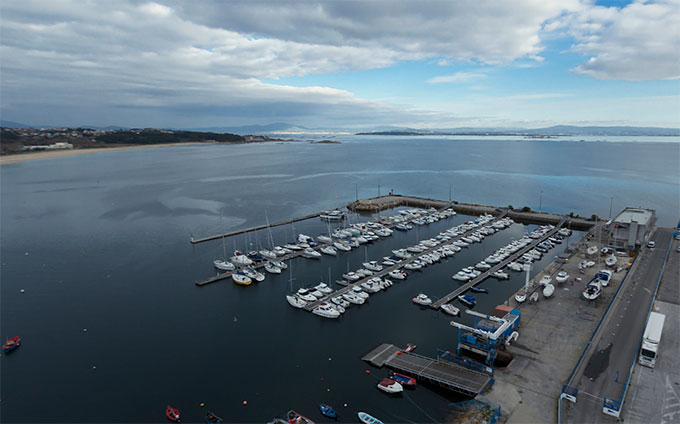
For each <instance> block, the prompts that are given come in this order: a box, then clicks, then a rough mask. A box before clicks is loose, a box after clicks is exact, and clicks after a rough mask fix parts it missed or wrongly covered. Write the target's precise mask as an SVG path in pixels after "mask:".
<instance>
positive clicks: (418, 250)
mask: <svg viewBox="0 0 680 424" xmlns="http://www.w3.org/2000/svg"><path fill="white" fill-rule="evenodd" d="M406 251H407V252H411V253H423V252H424V251H425V249H423V248H422V247H421V246H418V245H415V246H409V247H407V248H406ZM395 255H396V253H395Z"/></svg>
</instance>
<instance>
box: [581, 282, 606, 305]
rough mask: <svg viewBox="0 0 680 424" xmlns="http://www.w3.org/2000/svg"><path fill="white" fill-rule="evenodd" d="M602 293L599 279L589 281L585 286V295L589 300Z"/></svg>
mask: <svg viewBox="0 0 680 424" xmlns="http://www.w3.org/2000/svg"><path fill="white" fill-rule="evenodd" d="M601 294H602V285H601V284H600V282H599V281H598V280H597V279H594V280H593V281H590V282H588V284H586V286H585V287H584V288H583V297H585V298H586V299H588V300H595V299H597V298H598V297H600V295H601Z"/></svg>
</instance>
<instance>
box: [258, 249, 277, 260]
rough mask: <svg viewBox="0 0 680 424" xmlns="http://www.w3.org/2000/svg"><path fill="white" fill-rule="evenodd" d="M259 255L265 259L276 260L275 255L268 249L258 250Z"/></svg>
mask: <svg viewBox="0 0 680 424" xmlns="http://www.w3.org/2000/svg"><path fill="white" fill-rule="evenodd" d="M260 255H262V256H264V257H265V258H267V259H276V253H274V252H273V251H271V250H268V249H262V250H260Z"/></svg>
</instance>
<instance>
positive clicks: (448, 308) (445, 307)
mask: <svg viewBox="0 0 680 424" xmlns="http://www.w3.org/2000/svg"><path fill="white" fill-rule="evenodd" d="M442 311H444V312H446V313H447V314H449V315H453V316H454V317H455V316H457V315H458V314H459V313H460V309H458V308H456V307H455V306H453V305H452V304H450V303H445V304H444V305H442Z"/></svg>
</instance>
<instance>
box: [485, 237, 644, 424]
mask: <svg viewBox="0 0 680 424" xmlns="http://www.w3.org/2000/svg"><path fill="white" fill-rule="evenodd" d="M595 232H596V229H595V228H593V229H592V231H591V232H589V233H587V234H585V235H584V237H583V238H582V239H581V240H580V241H578V242H576V243H573V244H571V243H570V246H572V247H573V248H574V249H575V251H573V252H572V253H571V255H570V256H569V258H568V259H567V262H566V263H564V264H560V263H557V262H553V263H552V264H550V265H548V266H547V267H546V268H544V270H543V271H542V272H541V273H539V274H538V275H536V276H535V277H534V279H533V280H532V281H539V280H540V279H541V277H542V276H543V275H544V274H549V275H551V276H553V277H554V276H555V274H556V273H557V272H559V271H562V270H564V271H566V272H567V273H568V274H569V276H570V278H569V280H568V281H567V282H565V283H561V284H558V283H556V282H555V280H554V278H553V284H554V285H555V288H556V290H555V293H554V294H553V295H552V296H551V297H550V298H548V299H546V298H544V297H543V296H542V294H541V293H540V291H539V300H538V301H536V302H533V301H529V300H527V301H525V302H523V303H521V304H518V303H517V302H516V301H515V299H514V295H513V296H512V297H511V298H510V299H508V301H507V302H506V303H507V304H508V305H509V306H511V307H514V308H517V309H518V310H519V311H520V312H521V313H522V319H521V324H520V328H519V330H518V331H519V339H518V340H517V341H516V342H514V343H513V344H512V345H511V346H510V347H509V348H508V352H510V353H512V354H513V355H514V359H513V360H512V362H511V363H510V364H509V366H508V367H507V368H505V369H498V368H497V369H496V374H495V378H496V382H495V383H494V386H493V388H492V389H491V390H490V391H489V392H488V393H487V394H485V395H484V397H485V398H487V399H489V400H491V401H494V402H496V403H499V404H501V413H502V416H501V419H502V420H504V421H506V422H510V423H528V422H531V423H539V422H556V421H557V402H556V400H557V398H558V397H559V395H560V389H561V386H562V384H563V383H564V382H565V381H566V380H567V379H568V378H569V375H570V373H571V372H572V369H573V367H574V365H575V364H576V363H577V361H578V359H579V356H580V355H581V353H582V352H583V348H584V346H585V345H586V344H587V343H588V339H589V338H590V336H591V335H592V333H593V331H594V330H595V328H596V326H597V324H598V322H599V320H600V317H601V316H602V314H603V313H604V311H605V309H606V308H607V305H608V304H609V302H610V300H611V299H612V297H613V296H614V293H615V292H616V290H617V288H618V286H619V285H620V284H621V281H622V279H623V277H624V275H625V274H626V271H625V270H621V271H620V272H615V273H614V275H613V278H612V282H611V283H610V284H609V286H608V287H607V288H605V289H604V291H603V293H602V295H601V296H600V297H599V298H598V299H596V300H594V301H588V300H586V299H585V298H583V296H582V294H581V291H582V289H583V287H584V285H585V284H586V283H587V282H588V281H589V280H590V279H591V278H592V277H593V276H594V275H595V273H596V272H597V271H599V270H600V269H602V268H604V260H603V258H599V252H598V258H597V259H595V258H593V259H592V260H596V261H598V262H599V263H596V265H595V266H593V267H591V268H587V269H584V270H580V269H579V266H578V265H579V263H580V262H582V261H584V260H586V259H587V258H586V253H585V249H586V247H587V243H586V241H587V240H591V243H592V240H593V238H594V236H593V234H594V233H595ZM588 260H590V259H588ZM624 261H625V263H628V262H631V261H632V258H630V257H627V256H624V257H619V265H620V264H622V263H623V262H624ZM538 289H539V286H538V285H535V286H534V287H533V290H534V291H535V290H538ZM529 292H530V293H531V292H532V289H530V291H529Z"/></svg>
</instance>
